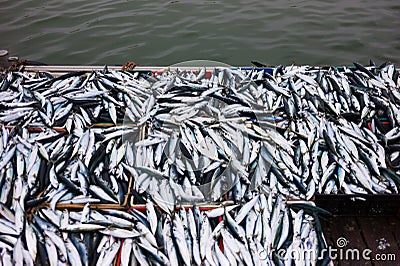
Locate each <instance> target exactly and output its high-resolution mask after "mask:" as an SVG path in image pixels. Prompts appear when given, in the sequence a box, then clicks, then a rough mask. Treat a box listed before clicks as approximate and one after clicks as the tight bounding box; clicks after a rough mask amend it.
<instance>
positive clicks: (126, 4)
mask: <svg viewBox="0 0 400 266" xmlns="http://www.w3.org/2000/svg"><path fill="white" fill-rule="evenodd" d="M0 4H1V5H0V6H1V7H0V25H1V26H0V36H1V37H0V49H8V50H9V51H10V54H11V55H18V56H19V57H21V58H25V59H30V60H37V61H41V62H44V63H47V64H79V65H90V64H100V65H102V64H110V65H112V64H124V63H125V62H127V61H131V60H133V61H135V62H136V63H137V64H140V65H171V64H175V63H178V62H181V61H185V60H194V59H208V60H216V61H221V62H224V63H228V64H231V65H250V61H251V60H258V61H261V62H264V63H267V64H270V65H278V64H291V63H296V64H312V65H349V64H351V63H352V62H353V61H359V62H362V63H364V64H367V63H368V61H369V59H370V58H372V59H373V60H375V61H376V62H377V63H382V62H383V61H387V60H390V61H392V62H395V63H397V62H399V57H400V28H399V26H400V19H399V18H400V2H399V1H396V0H393V1H390V0H382V1H376V0H364V1H362V0H354V1H348V0H337V1H332V0H328V1H320V0H313V1H294V0H292V1H290V0H285V1H282V0H280V1H272V0H269V1H261V0H258V1H251V0H246V1H244V0H242V1H238V0H230V1H228V0H226V1H195V0H192V1H171V2H166V1H159V0H153V1H148V0H143V1H115V0H114V1H105V0H100V1H82V0H70V1H60V0H58V1H56V0H52V1H43V0H41V1H38V0H18V1H0Z"/></svg>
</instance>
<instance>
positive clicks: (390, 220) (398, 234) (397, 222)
mask: <svg viewBox="0 0 400 266" xmlns="http://www.w3.org/2000/svg"><path fill="white" fill-rule="evenodd" d="M387 224H388V226H389V229H390V231H391V233H392V234H393V236H394V238H395V240H396V241H397V248H398V249H399V250H400V218H399V217H387ZM399 259H400V258H399Z"/></svg>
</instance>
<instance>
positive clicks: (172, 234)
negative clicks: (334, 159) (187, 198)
mask: <svg viewBox="0 0 400 266" xmlns="http://www.w3.org/2000/svg"><path fill="white" fill-rule="evenodd" d="M15 203H16V208H15V210H14V211H12V210H10V209H9V208H7V207H6V206H5V205H3V204H1V205H0V207H1V212H0V228H1V232H2V234H1V235H0V255H1V256H0V257H1V261H2V263H3V264H6V265H11V264H15V265H34V264H41V265H112V264H113V263H114V262H115V261H116V260H120V263H121V265H188V266H189V265H242V264H246V265H283V263H288V264H291V263H292V262H294V261H296V263H300V265H315V263H316V262H317V261H324V260H325V261H329V259H328V258H324V257H323V256H322V255H323V254H321V253H322V252H321V250H322V249H324V248H326V242H325V239H324V237H323V234H322V231H321V226H320V224H319V220H318V216H317V214H321V212H323V210H320V209H319V208H317V207H315V206H314V205H313V204H310V203H290V204H289V203H287V202H285V200H284V199H283V198H282V197H281V196H276V195H275V196H273V194H272V193H271V194H269V196H266V194H264V193H261V194H257V195H255V196H254V197H253V198H252V199H251V200H250V201H249V202H248V203H246V204H244V205H243V206H241V207H239V206H238V205H233V206H223V207H220V208H217V209H213V210H210V211H200V209H199V207H198V206H194V208H193V210H192V209H188V210H185V208H183V207H181V208H180V209H179V211H178V210H177V211H176V212H174V213H173V214H172V215H170V214H167V213H164V212H161V211H159V210H158V209H157V208H155V206H154V204H153V203H152V202H151V201H148V202H147V203H146V209H147V213H146V215H145V214H143V213H141V212H139V211H136V210H135V209H130V210H129V211H128V212H125V211H119V210H111V209H102V210H94V209H90V205H89V203H88V204H86V205H85V207H84V208H83V210H82V211H68V210H64V211H61V210H52V209H49V208H41V209H37V210H36V211H34V212H31V213H30V214H29V216H26V213H25V212H24V210H22V208H21V206H20V205H19V203H18V202H17V201H16V202H15ZM322 214H323V213H322ZM217 217H223V218H222V219H217Z"/></svg>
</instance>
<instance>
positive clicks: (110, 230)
mask: <svg viewBox="0 0 400 266" xmlns="http://www.w3.org/2000/svg"><path fill="white" fill-rule="evenodd" d="M399 87H400V81H399V74H398V71H397V70H396V68H395V66H394V65H391V64H384V65H382V66H379V67H376V66H370V67H364V66H362V65H360V64H357V63H356V64H355V67H354V68H342V69H336V68H332V67H327V68H321V67H310V66H286V67H282V66H279V67H276V68H274V69H273V71H272V72H268V71H266V70H264V69H251V70H242V69H227V68H215V69H214V70H213V72H212V73H211V75H209V73H207V72H206V70H205V68H203V69H201V70H200V71H199V72H193V71H181V70H174V71H170V70H166V71H164V72H162V73H159V74H155V75H153V76H151V75H149V73H146V72H134V73H132V72H127V71H109V70H108V69H107V68H104V70H102V71H94V72H92V73H85V72H73V73H67V74H65V75H63V76H59V77H53V76H51V75H50V74H48V73H44V72H43V73H26V72H4V73H2V74H1V75H0V158H1V159H0V185H1V191H0V207H1V208H0V209H1V212H0V232H1V234H0V257H1V260H2V261H3V263H5V264H10V263H14V264H18V265H23V264H27V265H32V264H34V263H41V264H50V265H57V264H65V265H67V264H71V265H88V264H90V265H91V264H96V263H97V264H105V265H110V264H112V263H114V262H115V261H116V260H117V258H118V257H120V258H122V260H121V264H124V265H128V264H133V265H136V264H138V263H139V264H144V265H147V264H149V265H152V264H161V265H177V264H186V265H193V264H195V265H201V264H204V265H219V264H221V265H226V264H227V263H228V262H229V263H231V264H234V265H235V264H237V265H240V264H244V263H245V264H251V265H252V264H254V265H283V264H286V263H288V264H291V262H292V260H293V259H294V258H292V257H290V255H291V254H309V253H310V252H308V253H307V252H303V251H304V250H308V251H310V250H311V251H313V252H311V254H313V255H314V256H313V257H308V258H305V257H301V258H300V257H299V258H296V261H295V262H296V263H299V264H301V265H314V264H315V262H316V260H317V258H318V257H319V254H320V253H321V250H322V249H323V248H324V247H325V246H326V243H325V240H324V236H323V233H322V229H321V227H320V225H319V220H318V215H320V214H327V213H326V212H324V211H323V210H321V209H319V208H318V207H316V206H315V205H313V204H312V203H310V202H307V201H305V202H300V203H293V202H290V201H288V200H290V199H297V200H299V199H305V200H309V199H311V198H312V197H313V196H314V195H315V194H316V193H320V194H323V193H325V194H340V193H341V194H375V193H385V194H391V193H398V191H399V188H400V146H399V145H398V141H399V140H400V112H399V108H400V91H399ZM130 194H133V195H134V203H135V204H138V203H139V204H146V210H147V212H146V215H145V214H143V213H141V212H139V211H137V210H135V209H129V210H128V211H119V210H115V209H109V208H105V209H101V208H100V209H96V207H95V205H96V204H98V203H108V204H115V206H118V205H119V206H127V205H126V204H127V203H128V201H127V200H128V195H130ZM225 200H233V201H234V203H235V204H234V205H227V206H225V205H224V206H222V207H220V208H217V209H215V210H211V211H200V208H199V205H201V203H204V202H212V203H214V204H218V203H220V202H223V201H225ZM60 203H64V204H85V207H84V208H83V210H82V211H72V210H64V211H61V210H60V209H59V206H60V205H58V204H60ZM186 203H190V204H194V207H193V209H188V210H185V209H184V208H182V207H181V208H179V206H180V205H181V204H186ZM64 206H66V205H64ZM178 209H179V210H178ZM282 251H283V252H282ZM321 260H323V258H322V259H321Z"/></svg>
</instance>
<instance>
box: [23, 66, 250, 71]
mask: <svg viewBox="0 0 400 266" xmlns="http://www.w3.org/2000/svg"><path fill="white" fill-rule="evenodd" d="M107 68H108V69H110V70H121V68H122V66H107ZM200 68H201V66H196V67H175V66H136V67H135V68H134V69H133V70H141V71H154V72H157V71H164V70H167V69H182V70H199V69H200ZM214 68H215V67H206V70H213V69H214ZM233 68H237V67H233ZM240 68H252V67H249V66H244V67H240ZM102 69H104V66H65V65H64V66H59V65H54V66H24V70H25V71H31V72H36V71H49V72H71V71H88V72H90V71H93V70H102Z"/></svg>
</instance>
